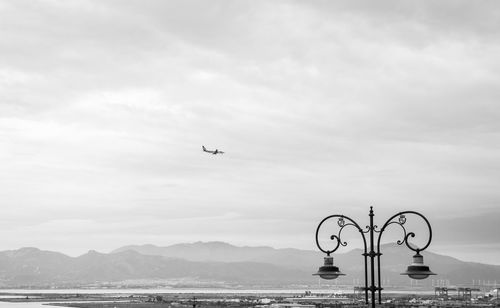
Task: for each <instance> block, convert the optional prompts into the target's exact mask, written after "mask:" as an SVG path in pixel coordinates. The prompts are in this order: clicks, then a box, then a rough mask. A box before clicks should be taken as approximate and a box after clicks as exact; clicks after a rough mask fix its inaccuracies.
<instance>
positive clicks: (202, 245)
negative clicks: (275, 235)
mask: <svg viewBox="0 0 500 308" xmlns="http://www.w3.org/2000/svg"><path fill="white" fill-rule="evenodd" d="M126 250H134V251H137V252H139V253H141V254H145V255H160V256H165V257H176V258H182V259H185V260H190V261H202V262H259V263H270V264H274V265H276V266H280V267H286V268H291V269H297V270H300V271H303V272H308V273H313V272H315V271H317V269H318V267H319V266H320V265H321V263H322V260H323V256H324V255H323V254H322V253H320V252H318V251H311V250H300V249H291V248H286V249H275V248H271V247H265V246H262V247H248V246H245V247H238V246H233V245H230V244H228V243H223V242H195V243H191V244H176V245H171V246H166V247H159V246H155V245H130V246H125V247H121V248H118V249H116V250H114V251H113V252H120V251H126ZM381 252H382V253H383V255H382V257H381V265H382V278H383V279H385V280H386V281H389V283H392V284H409V279H408V277H406V276H402V275H400V273H401V272H403V271H405V270H406V267H407V266H408V265H409V264H410V263H411V262H412V256H413V254H414V253H413V252H412V251H410V250H409V249H408V248H406V247H405V246H399V245H397V244H395V243H394V244H384V245H383V246H382V247H381ZM362 253H363V251H362V250H361V249H354V250H351V251H348V252H346V253H335V254H333V256H334V259H335V264H336V265H337V266H339V267H340V269H341V271H343V272H344V273H345V274H347V276H345V277H343V279H344V280H345V281H346V282H348V283H352V281H353V279H359V280H360V281H364V268H363V266H364V263H363V262H364V261H363V257H362V256H361V254H362ZM423 255H424V261H425V263H426V264H427V265H429V266H430V267H431V270H432V271H434V272H436V273H437V274H438V275H436V276H432V277H430V279H427V280H424V281H420V282H419V283H421V284H431V283H432V279H444V280H450V281H451V282H452V283H455V284H470V283H472V280H473V279H474V280H476V281H477V280H479V279H481V280H491V281H494V280H497V281H499V282H500V266H498V265H489V264H481V263H474V262H465V261H461V260H458V259H455V258H453V257H449V256H444V255H439V254H435V253H432V252H427V251H425V252H423Z"/></svg>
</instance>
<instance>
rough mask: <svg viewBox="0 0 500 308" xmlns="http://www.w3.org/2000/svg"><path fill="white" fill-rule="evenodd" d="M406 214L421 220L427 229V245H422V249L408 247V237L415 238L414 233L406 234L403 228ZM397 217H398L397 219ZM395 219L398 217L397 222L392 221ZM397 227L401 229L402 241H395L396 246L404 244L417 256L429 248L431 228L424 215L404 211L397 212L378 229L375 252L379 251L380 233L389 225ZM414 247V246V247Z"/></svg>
mask: <svg viewBox="0 0 500 308" xmlns="http://www.w3.org/2000/svg"><path fill="white" fill-rule="evenodd" d="M406 214H413V215H417V216H419V217H420V218H422V219H423V220H424V221H425V223H426V224H427V228H428V229H429V239H428V241H427V244H425V245H424V247H422V248H414V247H412V246H411V245H410V242H409V238H410V237H412V238H413V237H415V233H414V232H407V230H406V228H405V223H406ZM398 216H399V217H398ZM396 217H398V219H397V221H396V220H394V219H395V218H396ZM393 224H395V225H398V226H400V227H401V229H402V230H403V239H401V240H398V241H397V244H398V245H403V244H406V247H408V248H409V249H410V250H413V251H415V252H416V253H417V254H418V253H420V251H423V250H425V249H426V248H427V247H429V245H430V243H431V240H432V228H431V224H430V223H429V221H428V220H427V218H425V216H424V215H422V214H420V213H419V212H415V211H404V212H399V213H397V214H396V215H394V216H392V217H391V218H389V219H388V220H387V221H386V222H385V224H384V226H383V227H382V229H380V231H377V232H378V233H379V236H378V241H377V250H379V251H380V239H381V238H382V233H384V231H385V229H386V228H387V227H388V226H389V225H393ZM415 247H416V246H415Z"/></svg>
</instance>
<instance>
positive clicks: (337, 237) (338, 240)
mask: <svg viewBox="0 0 500 308" xmlns="http://www.w3.org/2000/svg"><path fill="white" fill-rule="evenodd" d="M332 218H338V219H337V226H339V227H340V229H339V231H338V233H337V234H333V235H331V236H330V240H332V241H334V245H333V246H334V247H333V249H324V248H323V247H322V246H321V245H320V243H319V231H320V229H321V226H322V225H323V223H324V222H326V221H327V220H329V219H332ZM346 221H347V222H346ZM349 226H352V227H354V228H356V229H357V230H358V231H359V232H360V233H361V235H362V237H363V242H364V245H365V251H366V239H365V236H364V233H366V232H365V231H363V229H361V228H360V227H359V225H358V224H357V223H356V222H355V221H354V220H352V219H351V218H349V217H347V216H344V215H331V216H328V217H326V218H325V219H323V220H322V221H321V223H320V224H319V225H318V228H317V229H316V245H317V246H318V248H319V250H321V251H322V252H324V253H326V254H327V255H328V256H329V255H330V254H331V253H332V252H335V251H336V250H337V249H338V248H339V247H340V246H347V241H343V240H342V231H343V230H344V228H346V227H349ZM367 228H368V229H369V227H367Z"/></svg>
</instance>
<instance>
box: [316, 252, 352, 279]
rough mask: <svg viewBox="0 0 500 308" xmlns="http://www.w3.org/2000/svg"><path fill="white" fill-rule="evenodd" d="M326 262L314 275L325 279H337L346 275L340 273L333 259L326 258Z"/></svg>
mask: <svg viewBox="0 0 500 308" xmlns="http://www.w3.org/2000/svg"><path fill="white" fill-rule="evenodd" d="M324 260H325V261H324V265H323V266H320V268H319V269H318V272H317V273H315V274H313V275H318V276H319V277H321V278H323V279H335V278H337V277H339V276H343V275H345V274H343V273H341V272H340V270H339V268H338V267H336V266H334V265H333V257H330V256H326V257H325V258H324Z"/></svg>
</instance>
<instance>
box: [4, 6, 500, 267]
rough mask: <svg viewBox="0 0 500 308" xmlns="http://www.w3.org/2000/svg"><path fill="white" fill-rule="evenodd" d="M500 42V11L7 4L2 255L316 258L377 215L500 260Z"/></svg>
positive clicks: (459, 250) (439, 242)
mask: <svg viewBox="0 0 500 308" xmlns="http://www.w3.org/2000/svg"><path fill="white" fill-rule="evenodd" d="M499 32H500V3H499V2H498V1H430V0H429V1H376V2H374V1H350V0H349V1H347V0H346V1H229V0H227V1H213V0H212V1H205V0H197V1H189V0H188V1H186V0H179V1H160V0H158V1H153V0H148V1H143V0H137V1H124V0H119V1H118V0H116V1H112V0H104V1H102V0H96V1H80V0H72V1H67V0H45V1H28V0H19V1H2V2H0V158H1V161H2V163H1V164H0V238H1V240H0V250H6V249H17V248H20V247H24V246H35V247H38V248H41V249H47V250H56V251H60V252H63V253H66V254H69V255H74V256H76V255H79V254H83V253H85V252H86V251H88V250H90V249H95V250H98V251H103V252H108V251H111V250H112V249H115V248H118V247H120V246H122V245H127V244H146V243H151V244H155V245H161V246H164V245H170V244H175V243H181V242H195V241H214V240H217V241H225V242H229V243H231V244H234V245H241V246H243V245H247V246H257V245H268V246H272V247H276V248H280V247H295V248H301V249H313V250H314V249H316V246H315V240H314V232H315V230H316V226H317V225H318V223H319V222H320V221H321V219H323V217H325V216H328V215H330V214H336V213H338V214H345V215H348V216H350V217H352V218H355V219H356V220H358V222H359V223H360V225H363V226H364V225H366V224H368V222H369V220H368V216H367V215H368V211H369V206H374V209H375V214H376V216H375V220H376V222H377V224H379V225H381V224H383V222H384V221H385V220H386V219H387V218H389V217H390V216H391V215H392V214H395V213H397V212H399V211H402V210H414V211H418V212H421V213H422V214H424V215H425V216H426V217H427V218H428V219H429V221H430V222H431V224H432V226H433V231H434V234H433V242H432V244H431V246H430V247H429V250H431V251H434V252H439V253H446V254H448V255H451V256H454V257H457V258H460V259H463V260H473V261H478V262H487V263H493V264H500V238H499V236H498V234H499V231H500V227H499V225H500V103H499V98H500V57H499V55H500V33H499ZM202 145H205V146H206V147H207V148H209V149H215V148H218V149H220V150H223V151H225V152H226V153H225V154H224V155H210V154H207V153H203V152H202V150H201V146H202ZM392 232H394V233H396V234H397V235H395V236H394V237H397V236H399V234H400V233H399V232H400V231H399V230H397V229H394V230H393V231H392ZM353 236H356V234H354V235H353ZM421 236H423V237H425V236H426V235H423V234H422V235H421ZM388 238H389V237H388ZM352 248H358V247H357V246H353V247H352ZM402 249H403V248H402Z"/></svg>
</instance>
